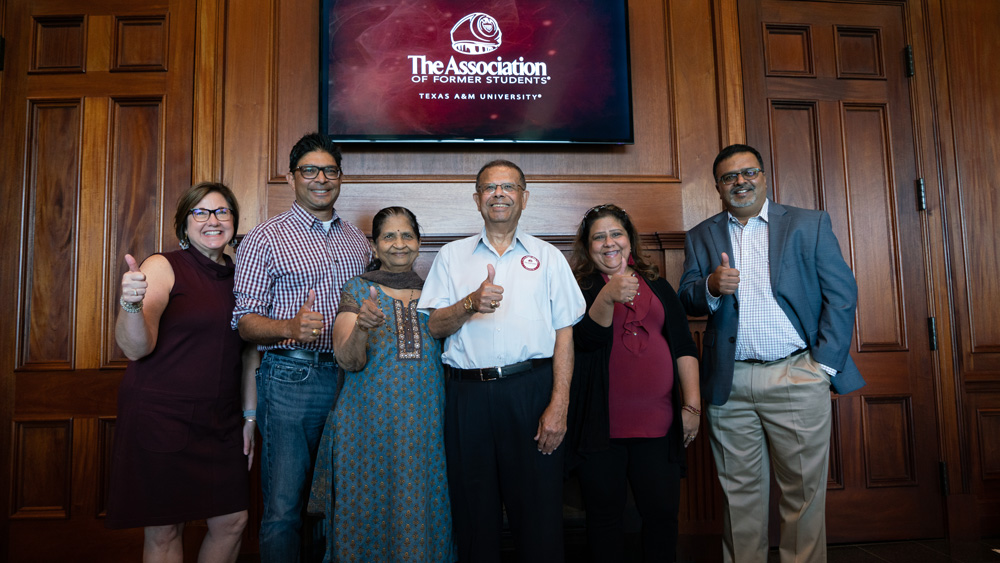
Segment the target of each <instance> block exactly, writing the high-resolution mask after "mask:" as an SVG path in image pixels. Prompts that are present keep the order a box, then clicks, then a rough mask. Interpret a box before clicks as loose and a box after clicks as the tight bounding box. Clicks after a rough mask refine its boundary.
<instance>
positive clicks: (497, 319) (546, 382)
mask: <svg viewBox="0 0 1000 563" xmlns="http://www.w3.org/2000/svg"><path fill="white" fill-rule="evenodd" d="M528 195H529V192H528V191H527V190H526V189H525V181H524V173H523V172H522V171H521V169H520V168H519V167H518V166H517V165H516V164H514V163H512V162H509V161H505V160H496V161H493V162H490V163H488V164H486V165H485V166H483V168H482V169H481V170H480V171H479V174H478V175H477V176H476V192H475V193H474V194H473V198H474V199H475V201H476V205H477V206H478V207H479V212H480V213H481V214H482V216H483V219H484V221H485V225H484V227H483V230H482V231H481V232H480V233H479V234H477V235H475V236H472V237H469V238H466V239H461V240H457V241H455V242H452V243H449V244H447V245H445V246H444V247H443V248H442V249H441V251H440V252H439V253H438V255H437V258H435V260H434V264H433V265H432V266H431V271H430V273H429V274H428V276H427V281H426V282H425V284H424V290H423V294H422V295H421V297H420V302H419V305H418V306H419V308H420V309H423V310H429V311H430V312H431V313H430V320H429V325H430V330H431V333H432V334H433V335H434V336H436V337H438V338H446V340H445V345H444V354H443V355H442V360H443V361H444V363H445V365H446V371H447V373H448V383H447V405H446V407H445V448H446V452H447V456H448V482H449V486H450V487H451V501H452V516H453V520H454V526H455V536H456V539H457V541H458V549H459V557H460V560H461V561H462V562H463V563H466V562H480V561H489V562H497V561H499V560H500V532H501V528H502V525H503V510H502V509H503V508H506V511H507V518H508V521H509V523H510V527H511V531H512V532H513V535H514V543H515V546H516V549H517V551H518V560H519V561H525V562H528V561H538V562H542V561H544V562H559V561H562V560H563V547H562V543H563V539H562V476H563V460H562V455H561V454H562V450H560V449H559V445H560V444H561V443H562V440H563V436H564V435H565V434H566V412H567V408H568V405H569V387H570V379H571V378H572V374H573V325H574V324H576V323H577V322H579V320H580V319H581V318H582V317H583V313H584V310H585V306H584V300H583V295H582V294H581V293H580V289H579V286H578V285H577V283H576V280H575V279H574V277H573V272H572V271H571V270H570V267H569V264H568V263H567V262H566V259H565V257H563V255H562V254H561V253H560V252H559V251H558V250H557V249H556V248H555V247H553V246H552V245H551V244H548V243H546V242H544V241H542V240H539V239H537V238H535V237H533V236H531V235H528V234H527V233H524V232H523V231H522V230H520V229H519V228H518V220H519V219H520V217H521V211H522V210H523V209H524V208H525V206H526V205H527V203H528Z"/></svg>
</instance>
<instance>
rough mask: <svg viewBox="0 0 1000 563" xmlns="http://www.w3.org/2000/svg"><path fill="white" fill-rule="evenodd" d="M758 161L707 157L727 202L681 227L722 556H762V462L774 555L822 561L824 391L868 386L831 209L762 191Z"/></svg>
mask: <svg viewBox="0 0 1000 563" xmlns="http://www.w3.org/2000/svg"><path fill="white" fill-rule="evenodd" d="M763 167H764V165H763V161H762V160H761V156H760V153H759V152H757V150H756V149H754V148H753V147H750V146H747V145H731V146H729V147H726V148H725V149H723V150H722V152H720V153H719V156H718V157H716V159H715V163H714V165H713V172H714V176H715V178H716V189H718V190H719V196H720V197H721V199H722V202H723V205H724V206H725V211H723V212H722V213H719V214H718V215H715V216H713V217H710V218H708V219H706V220H705V221H703V222H702V223H701V224H699V225H698V226H696V227H695V228H693V229H691V230H690V231H689V232H688V234H687V238H686V240H685V244H684V253H685V256H684V274H683V276H682V277H681V283H680V292H679V294H680V298H681V302H682V303H683V304H684V307H685V308H686V309H687V312H688V314H690V315H692V316H704V315H708V326H707V327H706V329H705V336H704V340H703V350H702V372H701V373H702V376H701V378H702V381H701V389H702V395H703V396H704V399H705V402H706V403H707V404H708V406H707V407H706V411H707V419H708V428H709V435H710V441H711V445H712V453H713V455H714V456H715V464H716V468H717V469H718V473H719V482H720V483H721V485H722V489H723V492H724V494H725V510H724V514H723V527H724V530H723V556H724V560H725V561H726V562H738V563H749V562H760V563H764V562H766V561H767V549H768V538H767V521H768V496H769V484H770V481H769V478H770V477H769V473H770V467H771V465H773V466H774V470H775V471H774V476H775V482H776V483H777V484H778V487H779V488H780V489H781V501H780V503H779V511H780V516H781V523H782V524H781V529H782V534H781V535H782V537H781V544H780V557H781V561H782V563H786V562H792V561H796V562H824V561H826V518H825V511H826V482H827V473H828V466H829V451H830V428H831V401H830V392H829V389H830V386H831V385H832V386H833V388H834V390H835V391H836V392H837V393H849V392H851V391H854V390H856V389H859V388H860V387H862V386H863V385H864V384H865V382H864V379H862V377H861V374H860V373H859V372H858V368H857V366H855V365H854V362H853V361H852V360H851V356H850V345H851V336H852V333H853V326H854V310H855V307H856V306H857V291H858V290H857V284H856V283H855V281H854V275H853V274H852V273H851V270H850V268H848V266H847V263H846V262H844V258H843V256H842V255H841V253H840V246H839V244H838V243H837V237H836V236H835V235H834V234H833V229H832V227H831V223H830V216H829V215H828V214H827V213H826V212H825V211H815V210H808V209H800V208H797V207H791V206H784V205H779V204H777V203H774V202H772V201H769V200H768V199H767V179H766V177H767V175H766V173H765V171H764V170H763Z"/></svg>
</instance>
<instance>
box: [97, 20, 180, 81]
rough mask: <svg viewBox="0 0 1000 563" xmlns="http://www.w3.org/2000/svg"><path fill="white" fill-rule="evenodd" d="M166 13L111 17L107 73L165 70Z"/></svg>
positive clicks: (166, 42)
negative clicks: (112, 19) (109, 69)
mask: <svg viewBox="0 0 1000 563" xmlns="http://www.w3.org/2000/svg"><path fill="white" fill-rule="evenodd" d="M167 24H168V18H167V15H166V14H156V15H149V16H121V17H116V18H114V26H115V33H114V37H113V38H112V48H111V58H112V60H113V61H114V64H112V66H111V72H150V71H165V70H167V53H168V52H169V50H170V45H169V39H170V30H169V29H168V28H167Z"/></svg>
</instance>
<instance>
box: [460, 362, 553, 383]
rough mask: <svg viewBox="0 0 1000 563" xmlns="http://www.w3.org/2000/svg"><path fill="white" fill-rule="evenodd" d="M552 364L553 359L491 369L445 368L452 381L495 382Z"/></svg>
mask: <svg viewBox="0 0 1000 563" xmlns="http://www.w3.org/2000/svg"><path fill="white" fill-rule="evenodd" d="M551 363H552V358H541V359H536V360H525V361H523V362H518V363H516V364H508V365H506V366H497V367H491V368H475V369H459V368H453V367H451V366H445V367H447V368H448V373H449V376H450V377H451V378H452V379H462V380H466V381H493V380H495V379H503V378H505V377H510V376H512V375H517V374H519V373H524V372H526V371H530V370H533V369H535V368H539V367H543V366H547V365H549V364H551Z"/></svg>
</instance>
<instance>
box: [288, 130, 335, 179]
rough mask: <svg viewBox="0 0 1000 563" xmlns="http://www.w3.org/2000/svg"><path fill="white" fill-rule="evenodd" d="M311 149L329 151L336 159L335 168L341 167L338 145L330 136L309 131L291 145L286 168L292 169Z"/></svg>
mask: <svg viewBox="0 0 1000 563" xmlns="http://www.w3.org/2000/svg"><path fill="white" fill-rule="evenodd" d="M313 151H323V152H325V153H329V154H330V156H332V157H333V159H334V160H336V161H337V168H343V167H342V166H341V165H340V147H338V146H337V143H334V142H333V141H332V140H330V137H328V136H326V135H322V134H320V133H309V134H308V135H306V136H304V137H302V138H301V139H299V141H298V142H297V143H295V146H294V147H292V152H291V153H289V155H288V170H289V171H291V170H294V169H295V167H296V166H298V165H299V161H300V160H302V157H303V156H305V155H307V154H309V153H311V152H313Z"/></svg>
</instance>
